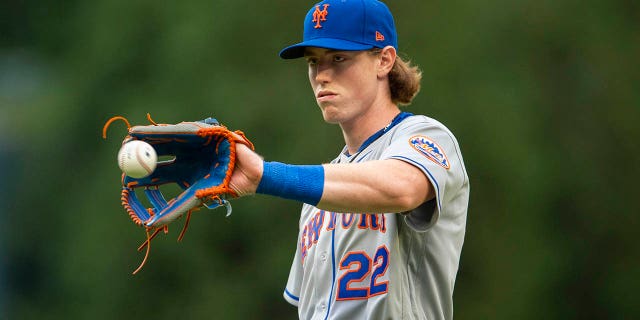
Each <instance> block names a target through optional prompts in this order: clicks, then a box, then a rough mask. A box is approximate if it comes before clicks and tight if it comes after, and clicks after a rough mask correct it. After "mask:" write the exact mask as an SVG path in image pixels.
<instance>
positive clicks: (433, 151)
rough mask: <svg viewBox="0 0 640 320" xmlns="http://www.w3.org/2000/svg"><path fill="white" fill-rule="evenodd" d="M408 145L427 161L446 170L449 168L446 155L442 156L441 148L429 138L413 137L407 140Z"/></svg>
mask: <svg viewBox="0 0 640 320" xmlns="http://www.w3.org/2000/svg"><path fill="white" fill-rule="evenodd" d="M409 144H410V145H411V146H412V147H413V148H414V149H416V150H417V151H418V152H420V153H421V154H422V155H424V156H425V157H427V158H428V159H429V160H431V161H433V162H435V163H437V164H438V165H439V166H441V167H443V168H445V169H447V170H448V169H449V167H450V166H449V159H448V158H447V155H446V154H444V151H443V150H442V148H441V147H440V146H439V145H438V144H437V143H436V142H435V141H433V140H431V139H430V138H429V137H425V136H413V137H411V139H409Z"/></svg>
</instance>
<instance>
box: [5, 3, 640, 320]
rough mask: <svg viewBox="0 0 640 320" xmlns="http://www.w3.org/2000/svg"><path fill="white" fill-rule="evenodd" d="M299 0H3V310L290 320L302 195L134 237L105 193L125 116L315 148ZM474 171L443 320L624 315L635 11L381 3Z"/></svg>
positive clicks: (635, 272) (632, 249) (263, 143)
mask: <svg viewBox="0 0 640 320" xmlns="http://www.w3.org/2000/svg"><path fill="white" fill-rule="evenodd" d="M311 4H312V3H311V2H308V1H293V0H287V1H277V2H274V1H246V0H236V1H188V2H177V1H176V2H172V1H123V0H94V1H73V0H71V1H51V0H46V1H3V2H2V3H1V4H0V165H1V168H2V169H1V170H0V203H2V207H0V208H1V211H0V226H1V228H2V229H1V230H0V231H1V237H2V238H1V239H2V241H1V243H0V244H1V251H2V252H0V257H1V260H0V272H1V273H0V275H1V278H0V284H1V287H0V289H1V290H0V318H1V319H122V320H124V319H143V318H144V319H176V318H180V319H295V318H297V314H296V310H295V308H293V307H291V306H289V305H288V304H287V303H286V302H285V301H284V300H283V299H282V292H283V289H284V285H285V283H286V280H287V276H288V272H289V267H290V263H291V260H292V258H293V254H294V251H295V246H296V237H297V223H298V214H299V207H300V205H299V204H298V203H295V202H292V201H288V200H282V199H277V198H269V197H265V196H253V197H250V198H243V199H239V200H237V201H234V202H233V206H234V213H233V215H232V216H231V217H230V218H224V212H223V211H224V210H223V209H220V210H215V211H210V212H209V211H198V212H197V213H195V214H194V216H193V217H192V220H191V226H190V228H189V230H188V232H187V233H186V236H185V239H184V240H183V242H181V243H177V242H176V238H177V236H178V233H179V230H180V228H181V226H182V222H178V223H177V224H176V225H172V226H171V228H170V233H169V234H168V235H163V236H159V237H158V238H157V239H156V240H155V241H154V242H153V246H152V250H151V255H150V257H149V261H148V263H147V265H146V266H145V268H144V269H143V270H142V271H141V272H140V273H139V274H138V275H136V276H132V275H131V272H132V271H133V270H134V269H135V268H136V267H137V266H138V264H139V263H140V262H141V261H142V258H143V254H141V253H138V252H136V250H135V249H136V247H137V246H138V244H140V243H141V242H142V241H143V240H144V232H143V230H142V229H140V228H137V227H135V226H134V225H133V224H132V223H131V222H130V220H129V218H128V217H127V214H126V213H125V212H124V209H122V207H121V206H120V200H119V192H120V186H119V183H120V173H119V170H118V167H117V165H116V161H115V158H116V152H117V150H118V147H119V144H120V142H121V139H122V137H123V135H124V134H125V132H126V131H125V126H124V124H123V123H121V122H116V123H114V124H113V125H112V126H111V128H110V130H109V138H108V139H107V140H103V139H102V138H101V130H102V126H103V124H104V123H105V121H106V120H107V119H109V118H110V117H112V116H115V115H122V116H125V117H126V118H128V119H129V121H131V122H132V123H133V124H145V123H147V121H146V118H145V115H146V113H147V112H148V113H150V114H151V115H152V117H153V119H154V120H155V121H157V122H161V123H175V122H179V121H183V120H197V119H202V118H205V117H208V116H214V117H217V118H218V119H220V120H221V121H222V122H223V123H224V124H225V125H227V126H228V127H230V128H232V129H242V130H244V131H245V132H246V134H247V135H248V136H249V137H250V138H251V139H252V140H253V142H254V143H255V145H256V146H257V150H258V151H259V152H260V153H261V154H262V155H264V156H265V158H267V159H268V160H277V161H282V162H289V163H300V164H304V163H320V162H327V161H329V160H330V159H332V158H333V156H334V155H335V154H337V153H338V152H339V150H340V148H341V147H342V145H343V141H342V136H341V134H340V131H339V128H338V127H337V126H334V125H328V124H325V123H324V122H323V121H322V117H321V115H320V113H319V111H318V109H317V107H316V105H315V101H314V99H313V96H312V94H311V90H310V88H309V85H308V83H307V78H306V69H305V65H304V63H303V62H302V61H283V60H280V59H279V58H278V56H277V52H278V51H279V50H280V49H281V48H283V47H284V46H286V45H288V44H291V43H293V42H296V41H298V40H299V39H300V37H301V33H302V29H301V23H302V18H303V16H304V14H305V13H306V10H307V9H308V8H309V7H310V5H311ZM388 4H389V7H390V8H391V9H392V11H393V12H394V14H395V17H396V24H397V28H398V31H399V34H400V39H399V40H400V51H401V52H402V53H403V54H404V55H405V56H408V57H410V58H412V59H413V61H414V62H415V63H417V64H418V65H420V66H421V68H422V69H423V70H424V80H423V87H422V91H421V93H420V94H419V96H418V97H417V98H416V100H415V102H414V104H413V105H412V106H409V107H408V108H407V111H410V112H414V113H422V114H427V115H429V116H432V117H434V118H437V119H439V120H440V121H442V122H444V123H445V124H446V125H447V126H448V127H449V128H450V129H451V130H452V131H453V132H454V133H455V134H456V136H457V138H458V140H459V142H460V145H461V147H462V150H463V153H464V157H465V162H466V166H467V169H468V172H469V176H470V179H471V186H472V188H471V189H472V193H471V202H470V207H469V213H468V224H467V234H466V239H465V246H464V249H463V253H462V261H461V265H460V271H459V273H458V281H457V284H456V290H455V294H454V299H455V300H454V310H455V311H454V314H455V318H456V319H637V318H639V317H640V307H639V306H638V303H637V298H634V297H635V294H636V293H637V292H638V289H639V288H640V271H639V270H640V253H639V246H638V240H637V239H638V237H637V232H636V231H637V230H636V229H637V228H638V226H639V219H638V214H639V213H640V206H639V205H638V201H637V199H636V198H635V197H637V196H638V191H639V188H638V187H637V181H638V180H639V179H640V174H639V171H640V170H639V169H638V162H639V160H640V147H639V143H638V139H639V138H640V128H639V126H638V124H637V122H638V120H640V85H639V84H640V67H639V66H640V59H639V57H640V22H639V21H640V4H639V3H638V2H637V1H631V0H615V1H611V0H586V1H576V0H565V1H549V0H536V1H531V0H522V1H501V0H489V1H471V0H453V1H421V2H417V1H393V2H392V1H388Z"/></svg>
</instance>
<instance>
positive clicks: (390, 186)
mask: <svg viewBox="0 0 640 320" xmlns="http://www.w3.org/2000/svg"><path fill="white" fill-rule="evenodd" d="M263 165H264V170H263V173H262V177H261V179H260V182H259V185H258V186H257V190H256V192H257V193H262V194H269V195H274V196H279V197H283V198H287V199H292V200H297V201H301V202H305V203H309V204H311V205H314V206H317V207H318V208H321V209H325V210H331V211H336V212H403V211H408V210H411V209H413V208H415V207H417V206H419V205H420V204H422V203H423V202H424V201H426V200H428V198H429V195H430V194H431V191H430V184H429V182H428V180H427V178H426V177H425V176H424V174H423V173H422V172H421V171H420V170H418V169H417V168H415V167H414V166H412V165H409V164H407V163H405V162H402V161H398V160H383V161H370V162H364V163H358V164H326V165H323V166H320V165H316V166H298V165H288V164H284V163H278V162H265V163H263Z"/></svg>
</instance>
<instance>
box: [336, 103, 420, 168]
mask: <svg viewBox="0 0 640 320" xmlns="http://www.w3.org/2000/svg"><path fill="white" fill-rule="evenodd" d="M412 115H413V113H411V112H400V113H399V114H398V115H397V116H396V117H395V118H393V120H391V122H390V123H389V124H388V125H387V126H386V127H384V128H382V129H380V130H378V132H376V133H374V134H373V135H371V136H370V137H369V138H368V139H367V140H365V141H364V143H362V145H361V146H360V148H358V151H357V152H356V153H355V154H354V155H357V154H358V153H360V152H362V150H364V149H366V148H367V147H368V146H369V145H370V144H372V143H373V142H374V141H376V140H377V139H378V138H380V137H381V136H382V135H383V134H385V133H387V131H389V130H391V128H393V127H395V126H396V125H397V124H398V123H400V122H402V120H404V119H406V118H407V117H410V116H412ZM345 154H346V155H347V156H349V157H350V156H351V155H350V154H349V150H346V151H345Z"/></svg>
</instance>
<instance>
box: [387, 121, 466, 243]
mask: <svg viewBox="0 0 640 320" xmlns="http://www.w3.org/2000/svg"><path fill="white" fill-rule="evenodd" d="M407 120H408V121H406V122H407V123H406V124H405V123H402V124H400V125H399V126H398V129H397V130H396V131H395V132H394V137H393V139H392V140H391V141H392V142H391V144H390V145H389V147H388V148H386V150H385V151H384V152H383V154H382V156H381V159H397V160H401V161H404V162H407V163H409V164H411V165H413V166H415V167H417V168H418V169H420V170H421V171H422V172H423V173H424V174H425V176H426V177H427V179H429V182H430V183H431V185H432V186H433V188H434V190H435V203H433V202H432V201H429V202H427V203H425V204H423V205H421V206H419V207H418V208H416V209H414V210H413V211H410V212H408V213H407V214H406V215H405V221H406V222H407V224H408V225H409V226H410V227H412V228H413V229H415V230H417V231H426V230H428V229H429V228H430V227H431V226H433V225H434V224H435V223H436V222H437V221H438V219H439V217H440V214H441V212H443V207H444V206H445V205H447V203H448V201H449V200H450V199H448V197H447V195H448V194H455V191H457V190H458V189H459V188H460V187H461V186H462V185H463V183H464V182H465V179H467V178H466V177H467V175H466V171H465V168H464V163H463V161H462V156H461V153H460V148H459V146H458V142H457V141H456V139H455V137H454V136H453V134H452V133H451V132H450V131H449V130H448V129H447V128H446V127H445V126H444V125H443V124H441V123H439V122H438V121H436V120H433V119H431V118H428V117H424V116H415V117H412V118H411V119H407Z"/></svg>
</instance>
